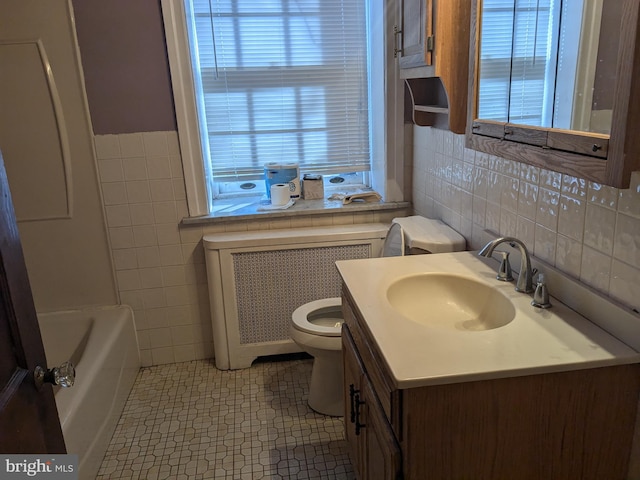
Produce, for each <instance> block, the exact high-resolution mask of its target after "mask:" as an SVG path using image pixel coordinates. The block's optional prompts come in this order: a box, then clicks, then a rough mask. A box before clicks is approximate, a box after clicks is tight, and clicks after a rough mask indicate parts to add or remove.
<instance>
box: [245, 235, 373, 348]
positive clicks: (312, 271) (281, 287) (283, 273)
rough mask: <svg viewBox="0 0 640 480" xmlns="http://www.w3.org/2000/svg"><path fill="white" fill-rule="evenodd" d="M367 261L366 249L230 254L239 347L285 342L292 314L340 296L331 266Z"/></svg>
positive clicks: (347, 247)
mask: <svg viewBox="0 0 640 480" xmlns="http://www.w3.org/2000/svg"><path fill="white" fill-rule="evenodd" d="M370 256H371V245H368V244H365V245H340V246H332V247H315V248H300V249H292V250H273V251H264V252H243V253H234V254H233V269H234V275H235V286H236V301H237V307H238V324H239V329H240V343H241V344H249V343H261V342H273V341H278V340H287V339H289V321H290V319H291V314H292V313H293V311H294V310H295V309H296V308H298V307H299V306H300V305H303V304H305V303H307V302H311V301H313V300H318V299H321V298H328V297H338V296H340V275H339V274H338V270H337V268H336V266H335V262H336V261H337V260H349V259H354V258H369V257H370Z"/></svg>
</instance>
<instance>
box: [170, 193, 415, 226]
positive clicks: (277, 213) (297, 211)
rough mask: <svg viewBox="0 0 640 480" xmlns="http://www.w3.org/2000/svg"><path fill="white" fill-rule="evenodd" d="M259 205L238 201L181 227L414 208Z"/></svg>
mask: <svg viewBox="0 0 640 480" xmlns="http://www.w3.org/2000/svg"><path fill="white" fill-rule="evenodd" d="M259 206H260V202H259V200H257V199H246V200H243V201H238V200H236V201H235V203H234V204H232V203H229V206H228V207H226V208H223V209H221V210H219V211H217V212H215V213H212V214H210V215H203V216H200V217H185V218H184V219H182V222H181V223H182V225H207V224H213V223H221V222H228V221H242V220H257V219H272V218H291V217H297V216H307V215H327V214H340V213H356V212H375V211H382V210H395V209H403V208H408V207H410V206H411V204H410V203H409V202H371V203H367V202H352V203H350V204H347V205H343V204H342V201H340V200H327V199H320V200H298V201H297V202H296V203H295V205H293V206H292V207H289V208H288V209H286V210H268V211H258V207H259Z"/></svg>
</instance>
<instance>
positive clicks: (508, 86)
mask: <svg viewBox="0 0 640 480" xmlns="http://www.w3.org/2000/svg"><path fill="white" fill-rule="evenodd" d="M559 4H560V2H559V1H557V0H555V1H554V0H483V2H482V26H481V29H482V33H483V34H482V44H481V45H480V65H481V68H480V89H479V102H478V117H479V118H483V119H488V120H496V121H509V122H511V123H520V124H526V125H538V126H541V125H547V126H548V125H550V124H551V118H552V115H553V100H554V91H555V72H556V65H557V53H556V52H557V50H556V48H557V43H558V28H559V22H560V18H559V17H560V15H559V13H560V11H559V8H558V7H559Z"/></svg>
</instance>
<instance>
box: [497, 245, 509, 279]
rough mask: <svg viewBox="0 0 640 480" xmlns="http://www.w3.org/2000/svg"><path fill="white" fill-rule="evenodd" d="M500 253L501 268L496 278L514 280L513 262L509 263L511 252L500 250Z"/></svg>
mask: <svg viewBox="0 0 640 480" xmlns="http://www.w3.org/2000/svg"><path fill="white" fill-rule="evenodd" d="M498 253H499V254H500V257H501V259H500V268H499V269H498V275H497V276H496V278H497V279H498V280H500V281H501V282H512V281H513V274H512V272H511V263H509V252H498Z"/></svg>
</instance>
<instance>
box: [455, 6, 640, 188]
mask: <svg viewBox="0 0 640 480" xmlns="http://www.w3.org/2000/svg"><path fill="white" fill-rule="evenodd" d="M576 5H577V6H576ZM492 9H493V10H492ZM572 12H573V13H572ZM576 12H580V15H579V14H578V13H576ZM554 25H556V27H557V28H556V27H554V28H551V27H553V26H554ZM570 26H572V27H571V28H569V27H570ZM471 28H472V31H471V36H470V55H469V90H468V93H469V99H470V101H469V103H468V108H467V125H466V146H467V147H468V148H470V149H473V150H478V151H481V152H486V153H489V154H491V155H496V156H499V157H503V158H507V159H511V160H516V161H519V162H523V163H527V164H530V165H535V166H538V167H541V168H546V169H549V170H554V171H556V172H560V173H565V174H568V175H572V176H576V177H579V178H583V179H586V180H591V181H594V182H597V183H600V184H603V185H610V186H613V187H617V188H628V187H629V182H630V178H631V172H634V171H640V135H638V134H637V130H638V128H640V0H471ZM491 28H493V29H494V31H497V32H498V33H500V32H502V34H501V35H502V36H500V35H498V34H491ZM569 30H572V32H570V31H569ZM487 32H489V34H487ZM553 32H556V33H553ZM505 38H506V39H507V40H505ZM561 38H566V39H569V38H573V43H569V42H561V41H560V39H561ZM505 45H506V47H505ZM554 45H555V46H556V47H558V48H555V47H554V48H552V47H553V46H554ZM492 48H493V51H495V52H502V53H500V55H501V56H500V55H498V54H497V53H495V54H492V53H491V51H492ZM505 51H506V52H507V54H505V53H504V52H505ZM572 52H573V53H572ZM512 53H513V54H512ZM543 61H544V63H543V64H542V65H541V64H540V62H543ZM534 67H535V68H534ZM498 72H501V73H500V74H498ZM522 72H525V73H526V75H525V76H526V77H527V78H526V81H524V80H523V79H522V78H521V74H522ZM563 72H573V74H571V75H568V74H567V75H564V74H563ZM498 78H500V81H498V80H497V79H498ZM505 78H506V80H505ZM545 80H548V81H545ZM492 82H493V83H492ZM500 82H502V83H500ZM534 87H535V88H534ZM536 92H538V93H536ZM540 92H542V93H540ZM534 94H535V95H537V97H536V99H535V100H534V101H531V102H529V103H528V104H526V106H525V104H524V102H525V100H528V96H530V95H534ZM543 99H546V101H543ZM564 105H569V107H567V108H561V107H562V106H564ZM543 119H546V121H543Z"/></svg>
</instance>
